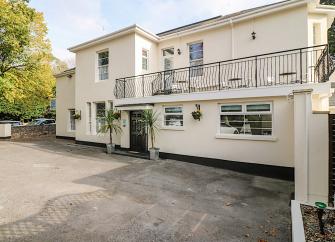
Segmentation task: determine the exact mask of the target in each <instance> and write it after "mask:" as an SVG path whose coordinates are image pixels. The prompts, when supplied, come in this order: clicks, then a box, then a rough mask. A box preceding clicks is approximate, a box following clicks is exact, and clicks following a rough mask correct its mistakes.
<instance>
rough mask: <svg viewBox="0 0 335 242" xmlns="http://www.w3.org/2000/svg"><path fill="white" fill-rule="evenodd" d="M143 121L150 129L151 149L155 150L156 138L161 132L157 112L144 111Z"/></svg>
mask: <svg viewBox="0 0 335 242" xmlns="http://www.w3.org/2000/svg"><path fill="white" fill-rule="evenodd" d="M141 121H142V122H143V123H144V125H145V126H146V127H147V128H148V131H149V133H150V140H151V148H152V149H154V148H155V138H156V134H157V133H158V131H159V119H158V114H157V112H154V111H152V109H147V110H144V111H143V116H142V119H141Z"/></svg>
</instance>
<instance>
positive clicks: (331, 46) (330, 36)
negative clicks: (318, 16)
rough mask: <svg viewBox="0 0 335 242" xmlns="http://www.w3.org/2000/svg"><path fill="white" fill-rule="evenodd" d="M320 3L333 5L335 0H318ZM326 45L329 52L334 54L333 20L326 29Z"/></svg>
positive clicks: (334, 30)
mask: <svg viewBox="0 0 335 242" xmlns="http://www.w3.org/2000/svg"><path fill="white" fill-rule="evenodd" d="M320 4H324V5H335V0H320ZM328 45H329V52H330V53H331V54H332V55H335V20H334V21H333V23H332V25H331V27H330V28H329V29H328Z"/></svg>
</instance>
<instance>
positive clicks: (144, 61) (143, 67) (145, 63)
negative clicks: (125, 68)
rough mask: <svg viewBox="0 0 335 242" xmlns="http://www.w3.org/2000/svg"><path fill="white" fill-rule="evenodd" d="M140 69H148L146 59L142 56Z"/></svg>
mask: <svg viewBox="0 0 335 242" xmlns="http://www.w3.org/2000/svg"><path fill="white" fill-rule="evenodd" d="M142 70H148V59H146V58H142Z"/></svg>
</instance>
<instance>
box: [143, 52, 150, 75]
mask: <svg viewBox="0 0 335 242" xmlns="http://www.w3.org/2000/svg"><path fill="white" fill-rule="evenodd" d="M148 58H149V51H148V50H146V49H142V70H144V71H147V70H148V69H149V60H148Z"/></svg>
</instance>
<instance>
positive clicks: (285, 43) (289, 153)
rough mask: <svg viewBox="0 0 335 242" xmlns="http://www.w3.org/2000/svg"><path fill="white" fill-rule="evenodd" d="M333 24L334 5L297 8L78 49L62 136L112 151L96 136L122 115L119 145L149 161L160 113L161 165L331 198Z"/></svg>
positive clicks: (298, 4)
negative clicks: (284, 183) (152, 116)
mask: <svg viewBox="0 0 335 242" xmlns="http://www.w3.org/2000/svg"><path fill="white" fill-rule="evenodd" d="M334 16H335V8H334V7H332V6H327V5H320V4H319V3H318V1H314V0H308V1H307V0H291V1H284V2H279V3H275V4H271V5H266V6H262V7H258V8H254V9H249V10H245V11H241V12H238V13H235V14H231V15H227V16H218V17H215V18H212V19H208V20H204V21H201V22H197V23H194V24H190V25H187V26H182V27H180V28H176V29H172V30H169V31H166V32H162V33H159V34H153V33H151V32H149V31H147V30H145V29H143V28H141V27H139V26H137V25H133V26H130V27H127V28H124V29H121V30H119V31H116V32H113V33H111V34H108V35H105V36H102V37H100V38H97V39H94V40H91V41H88V42H85V43H82V44H79V45H77V46H74V47H71V48H70V51H72V52H74V53H75V54H76V68H75V70H74V69H73V70H68V71H67V72H64V73H61V74H59V75H57V76H56V77H57V136H58V137H60V138H71V139H75V140H76V142H77V143H79V144H88V145H101V146H103V145H104V144H106V143H108V142H109V137H108V135H101V134H98V132H97V131H98V130H99V127H100V125H101V124H102V122H103V116H104V113H105V111H106V110H108V109H110V108H116V109H117V110H119V111H121V119H120V122H121V126H122V130H123V132H122V133H121V134H119V135H114V137H113V140H114V142H115V143H116V144H117V147H118V148H119V149H123V150H130V151H135V152H142V153H143V152H144V153H145V152H147V151H148V147H149V146H150V145H151V144H150V141H149V140H148V133H147V131H146V129H145V128H144V127H143V125H142V124H141V122H139V119H140V117H141V115H142V113H143V110H145V109H153V110H154V111H156V112H157V113H158V114H159V117H160V131H159V133H158V136H157V138H156V144H155V146H156V147H158V148H160V156H161V157H162V158H172V159H177V160H181V161H189V162H194V163H199V164H204V165H212V166H217V167H223V168H227V169H232V170H237V171H242V172H248V173H253V174H258V175H265V176H271V177H277V178H284V179H294V180H295V186H296V190H295V196H296V198H297V199H299V200H302V201H316V200H322V201H328V200H329V194H330V192H331V191H330V190H329V189H331V188H329V187H330V186H329V185H330V184H329V175H328V174H329V127H328V120H329V112H330V110H331V108H332V107H330V106H329V99H330V97H331V96H332V93H333V89H332V87H331V83H332V80H334V73H333V72H334V69H335V65H334V63H333V59H332V57H331V55H330V54H329V49H328V45H327V43H328V41H327V30H328V29H329V27H330V26H331V24H332V22H333V21H334ZM334 81H335V80H334ZM196 110H200V111H201V113H202V116H201V118H200V120H196V119H194V117H193V116H192V114H191V113H192V112H193V111H196ZM74 114H77V116H78V115H79V116H80V119H74V118H73V117H74Z"/></svg>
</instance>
